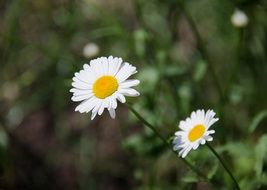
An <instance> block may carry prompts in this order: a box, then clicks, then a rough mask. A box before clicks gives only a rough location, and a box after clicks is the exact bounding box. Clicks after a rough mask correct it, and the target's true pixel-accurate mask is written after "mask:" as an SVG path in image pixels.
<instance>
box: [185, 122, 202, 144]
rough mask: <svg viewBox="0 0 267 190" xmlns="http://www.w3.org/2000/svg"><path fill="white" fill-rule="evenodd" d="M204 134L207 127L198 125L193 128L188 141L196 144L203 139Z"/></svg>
mask: <svg viewBox="0 0 267 190" xmlns="http://www.w3.org/2000/svg"><path fill="white" fill-rule="evenodd" d="M204 132H205V126H204V125H201V124H198V125H196V126H195V127H193V128H192V129H191V131H190V132H189V134H188V139H189V140H190V141H191V142H194V141H196V140H197V139H199V138H200V137H202V135H203V134H204Z"/></svg>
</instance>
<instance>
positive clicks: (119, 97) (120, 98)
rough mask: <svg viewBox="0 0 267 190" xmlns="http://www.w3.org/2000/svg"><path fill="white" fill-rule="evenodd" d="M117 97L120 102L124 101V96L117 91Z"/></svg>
mask: <svg viewBox="0 0 267 190" xmlns="http://www.w3.org/2000/svg"><path fill="white" fill-rule="evenodd" d="M117 99H118V100H119V101H120V102H121V103H125V102H126V99H125V97H124V96H123V95H122V94H121V93H117Z"/></svg>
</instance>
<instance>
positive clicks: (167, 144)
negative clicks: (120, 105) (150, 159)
mask: <svg viewBox="0 0 267 190" xmlns="http://www.w3.org/2000/svg"><path fill="white" fill-rule="evenodd" d="M126 105H127V107H128V108H129V109H130V110H131V112H132V113H133V114H134V115H135V116H136V117H137V118H138V119H139V120H140V121H141V122H142V123H143V124H144V125H145V126H147V127H148V128H149V129H151V130H152V131H153V132H154V133H155V135H156V136H158V137H159V138H160V139H161V140H162V141H163V143H164V144H165V145H166V146H167V147H168V148H169V149H170V150H171V151H172V152H173V153H174V154H175V155H177V153H176V152H175V151H174V150H173V149H172V145H171V144H170V143H169V142H168V141H167V140H166V139H165V138H164V137H163V136H162V135H161V134H160V133H159V132H158V131H157V130H156V128H155V127H154V126H153V125H152V124H150V123H149V122H148V121H146V120H145V119H144V118H143V117H142V116H141V115H140V114H139V113H138V112H137V111H136V110H135V109H134V108H133V107H132V106H131V105H129V104H126ZM179 158H180V159H181V160H182V161H183V162H184V163H185V164H186V165H187V166H188V167H189V168H190V169H191V170H192V171H194V172H195V173H196V174H197V175H198V176H200V177H201V178H203V179H205V180H208V178H207V177H206V175H205V174H203V173H202V172H200V171H199V170H198V169H197V168H196V167H195V166H193V165H192V164H191V163H190V162H189V161H187V160H186V159H184V158H181V157H179Z"/></svg>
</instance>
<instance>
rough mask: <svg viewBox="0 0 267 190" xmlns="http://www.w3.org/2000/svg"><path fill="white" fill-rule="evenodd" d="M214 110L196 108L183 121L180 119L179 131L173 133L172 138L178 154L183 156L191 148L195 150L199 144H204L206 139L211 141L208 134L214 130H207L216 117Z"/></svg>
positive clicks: (174, 148) (216, 119)
mask: <svg viewBox="0 0 267 190" xmlns="http://www.w3.org/2000/svg"><path fill="white" fill-rule="evenodd" d="M214 116H215V112H214V111H213V110H208V111H207V112H206V113H205V111H204V110H197V111H193V112H192V113H191V116H190V117H189V118H187V119H186V120H184V121H180V123H179V128H180V129H181V130H180V131H177V132H176V133H175V138H174V140H173V150H174V151H178V150H180V152H179V156H182V157H183V158H184V157H185V156H186V155H187V154H188V153H189V151H190V150H191V149H194V150H196V149H197V148H198V146H199V144H205V143H206V141H212V140H213V138H212V137H211V136H210V135H211V134H214V133H215V131H214V130H209V128H210V127H211V125H213V124H214V123H215V122H216V121H218V120H219V119H218V118H215V117H214Z"/></svg>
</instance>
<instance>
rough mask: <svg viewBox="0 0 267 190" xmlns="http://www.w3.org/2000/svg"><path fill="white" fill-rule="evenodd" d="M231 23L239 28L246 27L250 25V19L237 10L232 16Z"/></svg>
mask: <svg viewBox="0 0 267 190" xmlns="http://www.w3.org/2000/svg"><path fill="white" fill-rule="evenodd" d="M231 22H232V24H233V25H234V26H235V27H237V28H241V27H245V26H247V24H248V17H247V15H246V13H245V12H243V11H242V10H239V9H236V10H235V11H234V13H233V14H232V16H231Z"/></svg>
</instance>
